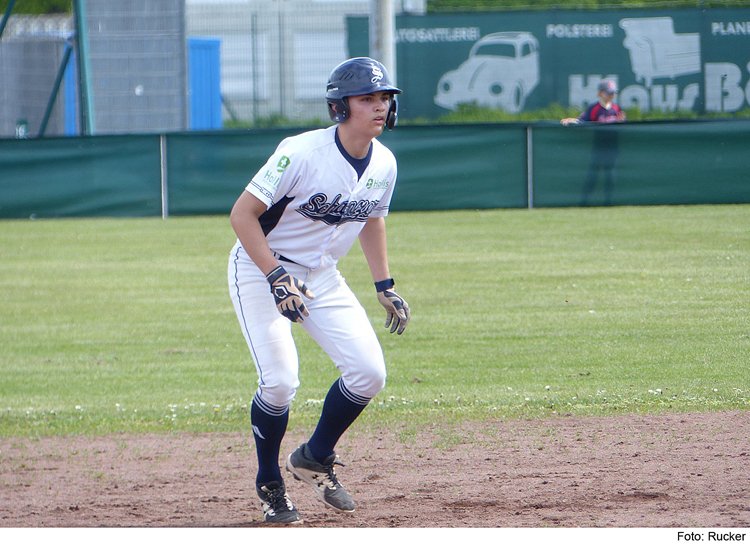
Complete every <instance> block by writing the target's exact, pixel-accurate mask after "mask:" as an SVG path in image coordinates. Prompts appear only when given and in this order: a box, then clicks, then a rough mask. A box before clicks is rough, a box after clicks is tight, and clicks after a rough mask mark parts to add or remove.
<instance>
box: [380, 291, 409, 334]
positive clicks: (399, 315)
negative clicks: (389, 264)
mask: <svg viewBox="0 0 750 556" xmlns="http://www.w3.org/2000/svg"><path fill="white" fill-rule="evenodd" d="M394 284H395V283H394V281H393V279H392V278H388V279H387V280H381V281H380V282H375V290H376V291H377V292H378V301H380V304H381V305H382V306H383V307H385V310H386V313H387V315H386V318H385V327H386V328H388V327H389V326H390V328H391V330H390V332H391V334H393V333H394V332H396V331H398V334H399V335H401V334H403V332H404V329H405V328H406V325H407V324H409V319H410V318H411V314H410V313H409V304H408V303H407V302H406V301H404V298H403V297H401V296H400V295H399V294H397V293H396V290H394V289H393V286H394Z"/></svg>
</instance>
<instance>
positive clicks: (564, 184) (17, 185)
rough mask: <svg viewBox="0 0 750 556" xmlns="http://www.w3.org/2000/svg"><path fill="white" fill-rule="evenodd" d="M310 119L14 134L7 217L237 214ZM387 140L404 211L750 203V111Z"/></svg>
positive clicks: (408, 133)
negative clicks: (283, 144) (282, 125)
mask: <svg viewBox="0 0 750 556" xmlns="http://www.w3.org/2000/svg"><path fill="white" fill-rule="evenodd" d="M300 131H302V130H290V129H283V130H279V129H275V130H252V131H217V132H200V133H196V132H192V133H176V134H166V135H127V136H91V137H70V138H67V137H66V138H55V139H8V140H2V141H0V218H55V217H73V216H76V217H91V216H94V217H121V216H128V217H139V216H167V215H170V216H187V215H200V214H228V213H229V211H230V210H231V207H232V204H233V203H234V201H235V200H236V199H237V197H238V195H239V194H240V193H241V191H242V189H243V188H244V187H245V185H246V184H247V182H248V181H249V180H250V178H251V177H252V176H253V175H254V174H255V172H256V171H257V170H258V168H260V166H261V165H262V164H263V163H264V162H265V161H266V159H267V158H268V157H269V156H270V155H271V153H272V152H273V151H274V149H275V148H276V146H277V145H278V143H279V141H280V140H281V139H282V138H284V137H286V136H287V135H291V134H294V133H298V132H300ZM381 140H382V141H383V142H384V143H385V144H386V145H387V146H388V147H389V148H390V149H391V150H392V151H393V152H394V154H395V155H396V157H397V159H398V161H399V177H398V184H397V189H396V193H395V195H394V198H393V203H392V209H393V210H396V211H398V210H401V211H404V210H415V211H416V210H451V209H489V208H526V207H528V208H535V207H564V206H578V205H580V204H587V205H592V206H599V205H606V204H612V205H653V204H717V203H750V179H749V176H750V120H741V119H732V120H715V121H714V120H708V121H684V122H658V123H640V122H639V123H625V124H610V125H596V124H588V125H578V126H568V127H563V126H561V125H560V124H557V123H551V122H550V123H543V122H542V123H534V124H462V125H441V126H400V127H397V128H396V129H395V130H394V131H391V132H386V133H384V134H383V135H382V136H381ZM602 145H603V147H602ZM592 160H593V161H594V162H597V163H604V164H598V165H597V168H596V169H597V172H595V173H590V172H591V168H592ZM607 161H610V162H611V164H610V166H611V167H612V168H611V172H609V168H608V165H607V164H606V162H607ZM608 177H611V181H610V182H608ZM590 178H594V179H593V180H590ZM587 182H588V183H589V184H590V185H592V186H593V187H592V188H591V191H590V193H589V194H588V196H586V195H585V192H586V189H587Z"/></svg>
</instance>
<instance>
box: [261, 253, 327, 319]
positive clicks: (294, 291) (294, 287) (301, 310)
mask: <svg viewBox="0 0 750 556" xmlns="http://www.w3.org/2000/svg"><path fill="white" fill-rule="evenodd" d="M266 280H268V283H269V284H271V293H272V294H273V298H274V300H275V301H276V308H277V309H278V310H279V313H281V314H282V315H284V316H285V317H286V318H288V319H289V320H290V321H292V322H302V321H303V320H305V319H304V318H303V315H304V316H305V317H309V316H310V312H309V311H308V310H307V307H305V302H304V301H303V300H302V296H303V295H304V296H305V297H306V298H307V299H315V294H313V292H311V291H310V290H309V289H308V287H307V286H306V285H305V283H304V282H303V281H302V280H298V279H297V278H294V277H293V276H291V275H290V274H289V273H288V272H287V271H286V270H285V269H284V267H283V266H281V265H279V266H277V267H276V268H274V269H273V270H272V271H271V272H269V273H268V274H266Z"/></svg>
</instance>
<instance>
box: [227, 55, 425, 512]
mask: <svg viewBox="0 0 750 556" xmlns="http://www.w3.org/2000/svg"><path fill="white" fill-rule="evenodd" d="M397 93H401V90H399V89H397V88H396V87H394V86H393V85H392V83H391V80H390V77H389V75H388V72H387V71H386V68H385V67H384V66H383V65H382V64H381V63H380V62H378V61H376V60H373V59H371V58H352V59H350V60H347V61H345V62H343V63H342V64H340V65H339V66H337V67H336V68H335V69H334V70H333V72H332V73H331V76H330V79H329V81H328V86H327V92H326V99H327V102H328V109H329V115H330V117H331V119H332V120H333V122H334V124H335V125H332V126H331V127H328V128H327V129H319V130H314V131H309V132H306V133H302V134H300V135H297V136H294V137H288V138H286V139H284V140H283V141H282V142H281V143H280V144H279V146H278V147H277V149H276V151H275V152H274V154H273V155H272V156H271V158H269V159H268V162H266V164H265V165H264V166H263V167H262V168H261V169H260V170H259V171H258V173H257V174H256V175H255V177H253V179H252V180H250V183H249V184H248V185H247V187H246V188H245V190H244V191H243V192H242V194H241V195H240V197H239V198H238V199H237V202H236V203H235V205H234V207H233V209H232V212H231V216H230V222H231V224H232V227H233V229H234V231H235V233H236V234H237V238H238V239H237V242H236V243H235V246H234V248H233V249H232V251H231V254H230V257H229V267H228V281H229V292H230V296H231V298H232V302H233V303H234V308H235V311H236V313H237V317H238V319H239V323H240V327H241V328H242V333H243V335H244V337H245V340H246V341H247V345H248V347H249V348H250V353H251V354H252V358H253V361H254V363H255V367H256V370H257V372H258V389H257V391H256V393H255V396H254V398H253V403H252V407H251V422H252V427H253V435H254V438H255V444H256V452H257V456H258V474H257V476H256V492H257V494H258V497H259V498H260V500H261V506H262V508H263V513H264V519H265V521H267V522H274V523H286V524H296V523H301V522H302V519H301V518H300V514H299V512H298V511H297V509H296V508H295V506H294V504H293V503H292V501H291V500H290V498H289V496H288V495H287V492H286V487H285V483H284V479H283V477H282V475H281V470H280V467H279V451H280V447H281V441H282V438H283V437H284V434H285V432H286V427H287V422H288V419H289V405H290V403H291V401H292V399H293V398H294V395H295V391H296V388H297V387H298V386H299V379H298V371H299V369H298V365H299V362H298V356H297V351H296V348H295V344H294V341H293V339H292V328H291V327H292V323H298V324H299V325H300V326H301V327H302V328H304V329H305V331H306V332H307V333H308V334H310V336H311V337H312V338H313V339H314V340H315V341H316V342H317V343H318V344H319V345H320V346H321V347H322V348H323V350H324V351H325V352H326V353H327V354H328V355H329V356H330V358H331V359H332V360H333V362H334V363H335V365H336V367H337V368H338V369H339V371H340V372H341V377H340V378H339V379H338V380H336V381H335V382H334V384H333V385H332V386H331V388H330V390H329V392H328V394H327V396H326V398H325V402H324V404H323V409H322V412H321V415H320V420H319V422H318V425H317V427H316V429H315V431H314V432H313V434H312V436H311V437H310V438H309V440H308V441H307V442H306V443H304V444H302V445H301V446H300V447H299V448H298V449H297V450H296V451H294V452H293V453H292V454H291V455H289V457H288V458H287V459H286V469H287V470H288V471H289V472H291V473H292V475H293V476H294V477H295V478H296V479H298V480H302V481H304V482H306V483H308V484H310V485H311V486H312V487H313V488H314V489H315V492H316V494H317V497H318V498H319V499H320V500H321V501H322V502H323V503H324V504H325V505H326V506H328V507H329V508H332V509H334V510H337V511H339V512H344V513H351V512H353V511H354V508H355V505H354V502H353V501H352V499H351V497H350V496H349V494H348V493H347V492H346V490H345V489H344V487H343V486H342V485H341V483H340V482H339V480H338V478H337V477H336V473H335V471H334V465H336V464H338V463H339V462H338V461H337V456H336V453H335V451H334V448H335V446H336V443H337V442H338V440H339V438H340V437H341V435H342V434H343V433H344V432H345V431H346V430H347V429H348V428H349V426H350V425H351V424H352V423H353V422H354V420H355V419H356V418H357V417H358V416H359V414H360V413H361V412H362V410H364V408H365V406H367V404H368V402H369V401H370V400H371V399H372V398H373V397H374V396H375V395H376V394H377V393H378V392H380V391H381V390H382V389H383V387H384V386H385V379H386V367H385V361H384V358H383V352H382V349H381V347H380V343H379V342H378V339H377V337H376V334H375V331H374V330H373V328H372V326H371V324H370V321H369V320H368V318H367V315H366V313H365V311H364V309H363V307H362V306H361V305H360V303H359V302H358V301H357V299H356V298H355V296H354V294H353V293H352V291H351V290H350V289H349V287H348V286H347V284H346V282H345V281H344V278H343V277H342V276H341V274H340V273H339V271H338V270H337V268H336V263H337V261H338V259H339V258H340V257H342V256H344V255H345V254H346V253H347V252H348V251H349V249H350V247H351V246H352V244H353V243H354V241H355V240H356V239H357V238H359V242H360V245H361V247H362V251H363V253H364V255H365V259H366V261H367V264H368V266H369V270H370V273H371V275H372V278H373V281H374V283H375V291H376V294H377V297H378V299H379V300H380V302H381V304H382V305H383V307H384V308H385V310H386V321H385V326H386V328H389V329H390V332H391V333H393V332H397V333H398V334H401V333H403V331H404V328H405V327H406V325H407V323H408V322H409V318H410V313H409V306H408V304H407V303H406V302H405V301H404V299H403V298H402V297H401V296H400V295H398V294H397V293H396V292H395V290H394V281H393V279H392V278H391V273H390V270H389V266H388V255H387V249H386V227H385V216H386V215H387V214H388V210H389V203H390V200H391V196H392V195H393V188H394V186H395V183H396V173H397V169H396V160H395V157H394V156H393V154H392V153H391V152H390V151H389V150H388V149H387V148H386V147H385V146H383V144H382V143H380V142H379V141H378V140H377V139H376V138H377V137H378V136H379V135H380V134H381V133H382V132H383V128H384V127H387V128H388V129H392V128H393V126H394V125H395V123H396V118H397V101H396V98H395V94H397Z"/></svg>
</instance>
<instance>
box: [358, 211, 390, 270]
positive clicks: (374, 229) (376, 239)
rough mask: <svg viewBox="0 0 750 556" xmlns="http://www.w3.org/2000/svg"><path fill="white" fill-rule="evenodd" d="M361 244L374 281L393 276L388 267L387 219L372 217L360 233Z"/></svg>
mask: <svg viewBox="0 0 750 556" xmlns="http://www.w3.org/2000/svg"><path fill="white" fill-rule="evenodd" d="M359 244H360V246H361V247H362V252H363V253H364V255H365V259H366V260H367V265H368V266H369V267H370V274H372V279H373V281H374V282H379V281H381V280H385V279H386V278H390V277H391V272H390V270H389V268H388V248H387V242H386V234H385V219H384V218H370V219H368V220H367V223H366V224H365V227H364V228H362V231H361V232H360V233H359Z"/></svg>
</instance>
